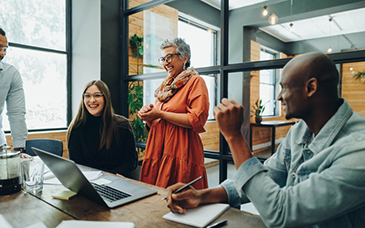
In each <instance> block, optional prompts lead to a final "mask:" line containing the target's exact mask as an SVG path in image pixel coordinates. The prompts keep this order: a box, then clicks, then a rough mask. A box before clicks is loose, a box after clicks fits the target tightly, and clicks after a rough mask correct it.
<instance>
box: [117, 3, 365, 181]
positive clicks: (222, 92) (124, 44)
mask: <svg viewBox="0 0 365 228" xmlns="http://www.w3.org/2000/svg"><path fill="white" fill-rule="evenodd" d="M172 1H173V0H154V1H151V2H147V3H144V4H142V5H139V6H136V7H134V8H131V9H129V8H128V2H127V1H123V0H121V28H122V29H121V51H122V56H128V28H129V24H128V23H129V22H128V16H129V15H131V14H134V13H137V12H140V11H143V10H147V9H150V8H152V7H155V6H159V5H161V4H165V3H168V2H172ZM228 3H229V0H221V12H220V15H221V17H220V22H221V23H220V24H221V28H220V63H219V64H218V65H217V66H211V67H202V68H196V70H197V71H198V72H199V73H200V74H219V78H218V88H219V90H218V97H219V98H220V99H221V98H224V97H227V95H228V73H232V72H241V73H244V74H245V73H247V72H250V71H258V70H261V69H278V70H279V69H281V68H283V67H284V65H285V64H286V63H287V62H288V61H290V60H291V59H292V58H285V59H275V60H270V61H267V60H265V61H254V62H242V63H234V64H229V63H228V49H229V47H228V40H229V39H228V38H229V36H228V31H229V30H228V26H229V4H228ZM243 29H244V30H245V29H247V30H249V29H250V28H248V27H244V28H243ZM250 41H251V37H250V36H247V37H244V40H243V43H246V44H247V43H250ZM249 49H250V48H245V50H244V52H245V54H246V55H247V54H248V53H249ZM328 56H329V57H330V59H332V60H333V61H334V62H335V64H341V63H348V62H360V61H365V50H358V51H349V52H341V53H333V54H328ZM121 67H122V68H121V69H122V71H121V72H122V75H121V96H122V101H127V99H126V98H127V92H126V91H127V89H128V87H127V86H128V82H129V81H135V80H144V79H153V78H158V77H163V74H162V73H153V74H148V75H147V74H146V75H135V76H128V61H127V58H122V62H121ZM245 77H246V76H245ZM247 90H248V91H244V95H245V96H246V95H247V96H246V99H245V100H243V105H244V106H245V107H250V103H249V102H250V101H249V100H250V99H247V97H248V98H249V97H250V96H249V92H250V91H249V90H250V89H249V88H248V89H247ZM123 91H124V92H123ZM220 99H219V100H220ZM122 112H123V114H124V115H126V114H127V113H128V104H127V102H122ZM245 114H247V115H248V116H249V115H250V114H249V109H248V113H245ZM247 119H248V118H247ZM245 121H247V120H245ZM248 121H249V120H248ZM244 124H245V123H244ZM246 124H247V123H246ZM247 135H249V134H245V137H246V140H247V141H248V142H249V136H247ZM219 142H220V146H219V147H220V148H219V152H216V151H208V150H205V151H204V157H206V158H213V159H217V160H219V181H220V182H223V181H224V180H225V179H227V172H228V171H227V164H229V163H232V162H233V159H232V155H231V154H230V151H229V147H228V144H227V142H226V141H225V139H224V137H223V136H222V134H220V141H219ZM138 146H140V147H143V146H145V144H139V145H138Z"/></svg>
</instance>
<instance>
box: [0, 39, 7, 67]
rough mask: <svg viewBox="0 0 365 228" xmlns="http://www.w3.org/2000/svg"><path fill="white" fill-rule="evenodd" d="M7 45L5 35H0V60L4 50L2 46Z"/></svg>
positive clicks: (4, 53) (3, 55) (4, 52)
mask: <svg viewBox="0 0 365 228" xmlns="http://www.w3.org/2000/svg"><path fill="white" fill-rule="evenodd" d="M5 47H8V40H7V39H6V36H3V35H0V61H1V60H2V59H3V58H4V57H5V55H6V51H5V50H3V48H5Z"/></svg>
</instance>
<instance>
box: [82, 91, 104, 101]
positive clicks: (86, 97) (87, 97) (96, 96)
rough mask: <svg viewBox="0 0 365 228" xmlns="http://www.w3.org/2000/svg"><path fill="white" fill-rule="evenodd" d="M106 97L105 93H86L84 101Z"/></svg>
mask: <svg viewBox="0 0 365 228" xmlns="http://www.w3.org/2000/svg"><path fill="white" fill-rule="evenodd" d="M103 96H104V94H103V93H94V94H91V93H84V99H85V100H90V99H91V97H94V99H96V100H97V99H100V98H102V97H103Z"/></svg>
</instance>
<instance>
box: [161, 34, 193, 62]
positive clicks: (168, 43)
mask: <svg viewBox="0 0 365 228" xmlns="http://www.w3.org/2000/svg"><path fill="white" fill-rule="evenodd" d="M167 47H176V53H177V54H179V56H180V59H181V60H184V58H185V55H187V56H188V61H187V62H186V64H185V67H186V68H189V66H190V58H191V52H190V45H189V44H187V43H186V42H185V40H184V39H182V38H179V37H175V38H172V39H167V40H165V41H164V42H163V43H162V44H161V46H160V49H161V50H163V49H165V48H167Z"/></svg>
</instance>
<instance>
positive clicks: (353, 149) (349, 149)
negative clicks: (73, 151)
mask: <svg viewBox="0 0 365 228" xmlns="http://www.w3.org/2000/svg"><path fill="white" fill-rule="evenodd" d="M338 81H339V75H338V71H337V69H336V66H335V64H334V63H333V62H332V61H331V60H330V59H329V58H328V57H327V56H326V55H324V54H321V53H310V54H304V55H301V56H298V57H296V58H293V59H292V60H291V61H289V62H288V64H287V65H286V66H285V67H284V69H283V72H282V77H281V81H280V85H281V87H282V89H281V92H280V94H279V96H278V100H280V101H281V103H282V106H283V110H284V112H285V118H286V119H290V118H300V119H302V120H301V121H300V122H299V123H298V124H295V125H294V126H293V127H292V128H291V129H290V131H289V132H288V135H287V136H286V138H285V140H284V141H283V142H282V143H281V144H280V146H279V147H278V149H277V152H276V153H275V154H274V155H273V156H271V157H270V158H269V159H268V160H267V161H266V162H265V163H264V165H262V164H261V163H260V162H259V160H258V159H257V158H254V157H253V156H252V153H251V150H250V147H249V146H248V144H247V142H246V141H245V139H244V138H243V136H242V134H241V125H242V122H243V107H242V106H241V105H240V104H238V103H237V102H236V101H234V100H231V101H229V100H227V99H223V100H222V103H221V104H219V105H218V106H217V107H215V108H214V114H215V117H216V120H217V123H218V126H219V129H220V131H221V132H222V134H223V136H224V137H225V139H226V140H227V143H228V145H229V147H230V149H231V152H232V156H233V160H234V163H235V165H236V168H237V173H236V176H235V180H234V182H233V181H232V180H226V181H225V182H223V183H222V184H221V186H219V187H216V188H212V189H205V190H200V191H197V190H195V189H193V188H190V190H187V191H184V192H182V193H180V194H171V192H172V191H174V190H175V189H177V188H179V187H181V184H176V185H174V186H171V187H170V188H169V190H168V192H169V195H168V206H169V208H170V209H171V211H173V212H177V213H185V209H186V208H191V207H196V206H197V205H199V204H205V203H215V202H228V203H229V204H230V205H231V206H234V207H237V208H238V207H239V205H240V204H241V203H245V202H249V201H251V202H252V203H253V204H254V205H255V207H256V209H257V210H258V212H259V213H260V215H261V218H262V220H263V221H264V223H265V225H266V226H268V227H341V228H342V227H365V162H364V161H365V118H364V117H362V116H361V115H359V114H358V113H356V112H353V111H352V109H351V107H350V106H349V104H348V103H347V101H346V100H345V99H342V98H339V97H338V91H337V85H338Z"/></svg>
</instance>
